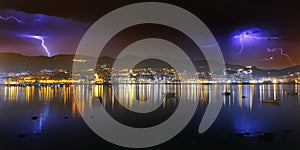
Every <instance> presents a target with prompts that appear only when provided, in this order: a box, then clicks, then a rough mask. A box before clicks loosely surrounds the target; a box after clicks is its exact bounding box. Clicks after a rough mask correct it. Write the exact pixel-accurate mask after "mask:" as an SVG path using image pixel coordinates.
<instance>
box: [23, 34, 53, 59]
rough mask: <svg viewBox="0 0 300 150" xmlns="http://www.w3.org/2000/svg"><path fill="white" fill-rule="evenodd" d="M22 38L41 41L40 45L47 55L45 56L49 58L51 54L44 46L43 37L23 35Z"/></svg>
mask: <svg viewBox="0 0 300 150" xmlns="http://www.w3.org/2000/svg"><path fill="white" fill-rule="evenodd" d="M23 36H24V37H27V38H32V39H37V40H40V41H41V45H42V47H43V49H44V51H45V52H46V53H47V56H48V57H51V54H50V52H49V50H48V48H47V46H46V45H45V40H44V39H45V37H43V36H39V35H23Z"/></svg>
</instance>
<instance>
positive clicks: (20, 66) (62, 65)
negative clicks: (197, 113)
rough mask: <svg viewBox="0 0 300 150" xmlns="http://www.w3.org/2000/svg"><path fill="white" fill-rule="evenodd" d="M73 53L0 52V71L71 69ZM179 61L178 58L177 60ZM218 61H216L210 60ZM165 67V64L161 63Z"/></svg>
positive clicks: (200, 66) (259, 72)
mask: <svg viewBox="0 0 300 150" xmlns="http://www.w3.org/2000/svg"><path fill="white" fill-rule="evenodd" d="M128 57H130V58H131V59H136V58H138V56H128ZM80 58H82V59H87V60H88V59H91V58H92V57H89V56H80ZM73 59H74V55H56V56H53V57H45V56H24V55H21V54H16V53H0V72H20V71H30V72H37V71H40V70H42V69H65V70H72V65H73ZM114 61H115V59H114V58H111V57H106V56H104V57H101V59H99V60H98V63H99V64H109V65H110V66H112V65H113V63H114ZM178 61H180V60H178ZM156 62H157V60H155V59H149V60H145V61H143V63H139V64H138V65H137V66H136V67H138V68H139V67H152V68H161V67H162V66H161V65H162V64H161V63H156ZM193 63H194V65H195V66H196V69H197V70H198V71H201V72H208V71H209V68H208V65H207V61H206V60H196V61H193ZM212 63H218V62H212ZM163 66H164V67H167V66H168V65H167V64H164V65H163ZM226 66H227V67H230V68H232V69H237V68H241V67H242V66H240V65H231V64H226ZM253 71H254V72H255V75H256V76H264V75H266V74H269V75H270V76H271V75H284V74H287V73H289V72H290V73H294V72H299V71H300V66H299V65H298V66H293V67H289V68H285V69H281V70H263V69H259V68H255V69H253Z"/></svg>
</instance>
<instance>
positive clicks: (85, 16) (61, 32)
mask: <svg viewBox="0 0 300 150" xmlns="http://www.w3.org/2000/svg"><path fill="white" fill-rule="evenodd" d="M136 2H143V1H134V0H120V1H117V0H116V1H112V0H110V1H108V0H104V1H103V0H101V1H100V0H95V1H91V0H78V1H71V0H60V1H58V0H26V1H24V0H3V1H0V16H1V17H2V19H0V52H16V53H20V54H23V55H30V56H37V55H43V56H49V55H48V54H47V53H46V52H45V51H44V50H43V47H42V45H41V40H39V39H37V38H36V37H37V36H39V37H42V38H43V39H44V40H45V43H44V44H45V45H46V46H47V47H48V49H49V53H50V56H54V55H58V54H74V53H75V51H76V48H77V46H78V43H79V41H80V39H81V37H82V36H83V35H84V33H85V32H86V30H87V29H88V28H89V27H90V26H91V25H92V24H93V23H94V22H95V21H96V20H98V19H99V18H100V17H101V16H103V15H105V14H106V13H108V12H110V11H112V10H114V9H117V8H119V7H122V6H125V5H127V4H132V3H136ZM161 2H165V3H170V4H174V5H177V6H180V7H182V8H184V9H187V10H188V11H190V12H192V13H193V14H195V15H196V16H198V17H199V18H200V19H201V20H202V21H203V22H204V23H205V24H206V25H207V26H208V27H209V29H210V30H211V31H212V33H213V34H214V35H215V37H216V39H217V41H218V44H219V45H220V47H221V50H222V52H223V55H224V57H225V61H226V63H230V64H240V65H250V64H251V65H256V66H258V67H260V68H284V67H288V66H293V65H297V64H300V58H299V57H298V56H299V55H300V51H299V50H300V42H298V41H300V9H299V5H298V4H297V2H292V1H291V2H289V1H282V2H276V1H262V0H260V1H258V0H248V1H245V0H244V1H231V0H206V1H201V2H200V1H189V0H172V1H171V0H169V1H161ZM10 16H14V17H16V18H7V17H10ZM5 18H7V19H6V20H5ZM17 19H18V20H17ZM155 28H156V27H154V28H152V30H148V31H147V32H145V33H144V34H148V33H151V32H155V31H154V30H155ZM29 35H30V36H29ZM128 35H129V37H128V38H130V35H131V34H128ZM117 44H118V43H117V42H116V45H117ZM110 53H114V52H113V50H112V49H111V52H110ZM193 59H202V58H201V56H199V58H198V57H197V56H196V57H195V58H193Z"/></svg>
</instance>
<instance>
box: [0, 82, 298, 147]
mask: <svg viewBox="0 0 300 150" xmlns="http://www.w3.org/2000/svg"><path fill="white" fill-rule="evenodd" d="M0 90H1V95H0V98H1V99H0V118H1V120H2V124H1V125H0V129H1V133H0V139H1V141H0V144H1V147H4V148H5V149H79V148H89V149H92V148H95V149H96V148H103V147H105V148H120V147H117V146H114V145H112V144H110V143H108V142H106V141H105V140H103V139H101V138H100V137H98V136H97V135H96V134H95V133H93V132H92V131H91V130H90V129H89V128H88V126H87V125H86V124H85V123H84V121H83V120H82V118H81V116H80V114H79V112H78V110H80V111H81V112H85V109H87V108H90V107H92V106H93V105H95V101H99V98H98V97H101V98H102V100H103V101H102V104H103V105H104V106H105V108H106V109H107V111H108V112H109V113H110V114H111V116H113V117H114V118H115V119H116V120H118V121H119V122H121V123H124V124H126V125H129V126H134V127H147V126H151V125H156V124H159V123H161V122H162V121H164V120H165V119H167V118H168V117H169V116H170V115H171V114H172V113H173V112H174V110H175V109H176V106H177V103H178V99H177V98H172V97H171V98H169V99H166V100H165V101H163V99H164V93H168V92H172V93H176V94H178V95H180V96H181V97H182V99H181V100H183V101H184V102H197V103H199V105H198V108H197V110H196V113H195V115H194V117H193V119H192V120H191V122H190V123H189V124H188V126H187V127H186V128H185V129H184V130H183V131H182V132H181V133H180V134H178V135H177V136H176V137H174V138H173V139H172V140H170V141H168V142H166V143H164V144H162V145H158V146H156V147H154V148H157V149H170V148H191V149H193V148H195V149H196V148H207V149H212V148H218V149H221V148H222V149H223V148H224V149H245V148H249V149H250V148H265V149H269V148H270V149H271V148H272V149H274V148H285V147H286V146H289V148H295V149H297V146H300V144H299V143H298V136H299V135H300V128H299V126H300V121H299V119H298V118H299V117H300V116H299V114H300V101H299V98H300V93H299V92H298V91H299V90H298V84H245V85H244V84H211V85H210V84H184V85H179V84H178V85H175V84H167V85H165V84H153V85H152V84H120V85H118V87H116V88H115V89H113V88H112V86H111V85H76V86H72V85H70V86H61V85H53V86H25V87H21V86H1V87H0ZM73 90H74V91H73ZM224 91H230V92H231V94H230V95H229V96H226V95H223V92H224ZM74 92H75V93H74ZM114 94H115V95H118V97H119V99H120V103H122V104H123V105H127V106H128V107H130V106H131V105H132V100H133V99H134V98H137V99H139V100H140V101H145V100H147V99H148V98H149V97H152V98H153V100H154V101H155V103H162V106H161V107H159V108H158V109H157V110H155V111H154V112H151V113H150V114H149V115H138V116H134V114H130V113H128V112H127V110H126V109H125V108H123V107H121V106H120V104H119V103H118V101H117V100H116V98H115V97H113V96H112V95H114ZM76 96H79V97H81V98H82V101H81V102H80V103H79V104H78V106H79V107H78V108H77V106H76V103H75V100H74V97H76ZM242 96H245V98H242ZM213 97H214V98H218V99H221V100H222V102H223V106H222V109H221V112H220V114H219V116H218V117H217V119H216V121H215V122H214V124H213V125H212V126H211V128H209V129H208V130H207V132H205V133H203V134H199V133H198V126H199V123H200V121H201V119H202V116H203V113H204V111H205V108H206V106H207V104H208V103H209V102H211V99H212V98H213ZM268 98H273V99H279V104H263V103H261V100H262V99H268ZM33 116H37V117H38V119H36V120H34V119H32V117H33ZM145 118H147V121H145ZM112 132H113V131H112ZM265 135H271V136H269V137H266V136H265Z"/></svg>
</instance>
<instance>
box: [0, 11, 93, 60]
mask: <svg viewBox="0 0 300 150" xmlns="http://www.w3.org/2000/svg"><path fill="white" fill-rule="evenodd" d="M0 14H1V16H3V17H9V16H14V17H16V18H17V19H19V20H21V21H22V22H20V23H19V22H17V21H16V20H14V19H9V20H0V29H1V30H0V39H1V40H0V50H1V51H9V52H20V53H22V54H27V55H44V52H43V50H42V47H41V45H40V41H39V40H36V39H32V38H26V37H24V36H22V35H38V36H43V37H45V42H46V43H45V44H46V45H47V46H48V47H49V49H50V50H51V54H52V55H55V54H61V53H63V54H66V53H74V52H75V49H76V47H77V44H78V43H79V41H80V39H81V37H82V35H83V34H84V33H85V31H86V30H87V29H88V28H89V26H90V25H89V24H87V23H82V22H79V21H75V20H73V19H66V18H60V17H56V16H48V15H44V14H30V13H24V12H21V11H15V10H11V9H10V10H0Z"/></svg>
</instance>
